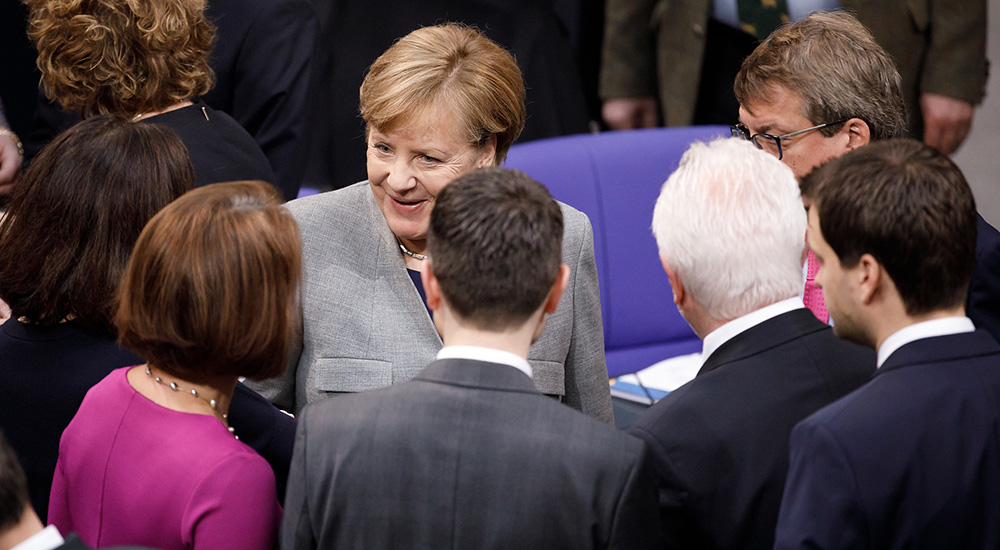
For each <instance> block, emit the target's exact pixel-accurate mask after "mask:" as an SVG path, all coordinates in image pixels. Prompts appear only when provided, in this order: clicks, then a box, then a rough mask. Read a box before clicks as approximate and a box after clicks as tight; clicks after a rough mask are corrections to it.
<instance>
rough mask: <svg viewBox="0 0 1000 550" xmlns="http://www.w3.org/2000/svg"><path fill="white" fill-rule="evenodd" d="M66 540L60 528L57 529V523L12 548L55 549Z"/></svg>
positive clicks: (26, 549) (23, 549)
mask: <svg viewBox="0 0 1000 550" xmlns="http://www.w3.org/2000/svg"><path fill="white" fill-rule="evenodd" d="M64 542H65V541H64V540H63V538H62V535H60V534H59V529H56V526H55V525H49V526H48V527H46V528H45V529H42V530H41V531H39V532H37V533H35V534H34V535H31V536H30V537H28V538H26V539H24V540H23V541H21V544H18V545H17V546H15V547H13V548H11V549H10V550H53V549H54V548H59V547H60V546H62V544H63V543H64Z"/></svg>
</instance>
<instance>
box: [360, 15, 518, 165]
mask: <svg viewBox="0 0 1000 550" xmlns="http://www.w3.org/2000/svg"><path fill="white" fill-rule="evenodd" d="M435 107H438V108H442V109H449V110H454V111H456V114H457V115H458V117H457V118H458V120H460V121H461V124H462V128H460V129H459V130H460V131H461V133H462V134H463V135H464V136H465V139H466V141H467V143H469V145H471V146H473V147H481V146H483V145H484V144H485V143H486V140H487V139H488V138H489V137H490V136H491V135H495V136H496V139H497V149H496V158H495V159H494V163H495V164H497V165H499V164H500V162H501V161H503V159H504V158H506V156H507V151H508V150H509V149H510V146H511V145H512V144H513V143H514V140H515V139H517V136H519V135H520V134H521V130H522V129H524V120H525V118H526V117H527V114H526V111H525V106H524V81H523V80H522V79H521V70H520V69H519V68H518V67H517V63H516V62H515V61H514V56H512V55H511V54H510V52H508V51H507V50H505V49H503V47H501V46H500V45H499V44H497V43H496V42H494V41H492V40H490V39H489V38H487V37H486V36H485V35H484V34H483V33H482V32H480V31H479V30H478V29H475V28H473V27H467V26H465V25H461V24H457V23H444V24H441V25H435V26H432V27H424V28H421V29H417V30H415V31H413V32H411V33H410V34H408V35H406V36H404V37H403V38H400V39H399V40H397V41H396V43H395V44H393V45H392V46H391V47H390V48H389V49H388V50H386V51H385V53H383V54H382V55H380V56H379V58H378V59H376V60H375V62H374V63H372V66H371V67H369V68H368V74H367V75H366V76H365V80H364V82H362V84H361V117H362V118H363V119H364V120H365V123H366V124H367V126H368V129H369V130H371V129H373V128H374V129H377V130H378V131H380V132H393V131H396V130H398V129H399V128H400V127H403V126H405V125H406V124H408V123H410V122H411V121H412V120H413V118H414V116H416V114H419V113H422V112H423V111H425V110H427V109H431V108H435Z"/></svg>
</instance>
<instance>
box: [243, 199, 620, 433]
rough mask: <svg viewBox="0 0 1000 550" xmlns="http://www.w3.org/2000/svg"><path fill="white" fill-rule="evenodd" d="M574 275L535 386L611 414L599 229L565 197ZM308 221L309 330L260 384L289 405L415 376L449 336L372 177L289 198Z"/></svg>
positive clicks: (545, 343) (544, 346)
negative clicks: (277, 372) (416, 279)
mask: <svg viewBox="0 0 1000 550" xmlns="http://www.w3.org/2000/svg"><path fill="white" fill-rule="evenodd" d="M561 206H562V211H563V217H564V225H565V229H564V234H563V247H562V248H563V249H562V253H563V263H565V264H566V265H568V266H569V267H570V271H571V273H570V281H569V286H568V287H567V289H566V292H565V293H564V294H563V296H562V300H561V301H560V302H559V308H558V309H557V310H556V312H555V313H553V314H552V315H550V316H549V318H548V320H547V321H546V325H545V329H544V331H543V334H542V336H541V338H539V339H538V341H537V342H535V343H534V344H533V345H532V346H531V350H530V351H529V354H528V360H529V362H530V363H531V366H532V368H533V369H534V380H535V385H536V387H537V388H538V389H539V390H540V391H541V392H543V393H546V394H549V395H552V396H558V397H560V398H561V399H562V401H563V402H564V403H566V404H568V405H570V406H572V407H574V408H576V409H578V410H580V411H582V412H584V413H586V414H588V415H590V416H592V417H594V418H596V419H598V420H601V421H603V422H608V423H611V422H612V421H613V419H612V412H611V394H610V389H609V386H608V375H607V366H606V365H605V361H604V330H603V328H602V325H601V306H600V291H599V289H598V286H597V265H596V263H595V261H594V238H593V233H592V230H591V228H590V220H588V219H587V216H586V214H584V213H582V212H580V211H578V210H575V209H573V208H572V207H569V206H566V205H564V204H563V205H561ZM288 208H289V210H291V212H292V214H293V215H294V216H295V219H296V220H297V221H298V223H299V227H300V228H301V230H302V242H303V282H302V304H301V308H302V330H301V333H300V337H297V338H294V339H293V345H292V348H293V349H292V350H291V358H290V361H289V368H288V370H287V371H286V373H285V375H284V376H282V377H281V378H279V379H274V380H269V381H264V382H258V383H254V384H252V387H254V388H255V389H257V391H259V392H260V393H262V394H263V395H264V396H265V397H267V398H268V399H270V400H271V401H272V402H273V403H275V404H276V405H278V406H279V407H282V408H285V409H286V410H290V411H291V410H294V411H296V412H298V411H300V410H301V409H302V408H303V407H304V406H305V405H306V404H308V403H312V402H314V401H317V400H319V399H321V398H323V397H325V396H328V395H330V394H332V393H336V392H359V391H364V390H369V389H373V388H380V387H383V386H389V385H391V384H394V383H397V382H401V381H403V380H409V379H410V378H413V376H414V375H416V374H417V373H418V372H420V370H422V369H423V368H424V367H425V366H427V365H428V364H429V363H430V362H431V361H433V360H434V358H435V355H436V354H437V352H438V350H439V349H441V338H440V336H438V333H437V330H436V329H435V328H434V324H433V322H432V321H431V318H430V316H429V315H428V314H427V309H426V308H425V307H424V304H423V301H422V300H421V299H420V295H419V294H418V293H417V290H416V288H415V287H414V286H413V282H412V281H411V280H410V277H409V275H408V274H407V272H406V266H405V264H404V263H403V258H402V256H401V254H400V252H399V247H398V245H397V244H396V239H395V237H394V236H393V234H392V231H390V229H389V225H388V224H387V223H386V221H385V218H384V217H383V216H382V213H381V212H380V211H379V209H378V205H377V204H376V203H375V199H374V197H373V196H372V192H371V189H370V188H369V185H368V182H360V183H357V184H354V185H352V186H350V187H346V188H344V189H338V190H336V191H331V192H328V193H321V194H319V195H313V196H310V197H305V198H302V199H298V200H294V201H291V202H289V203H288Z"/></svg>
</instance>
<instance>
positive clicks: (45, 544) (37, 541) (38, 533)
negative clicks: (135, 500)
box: [0, 434, 143, 550]
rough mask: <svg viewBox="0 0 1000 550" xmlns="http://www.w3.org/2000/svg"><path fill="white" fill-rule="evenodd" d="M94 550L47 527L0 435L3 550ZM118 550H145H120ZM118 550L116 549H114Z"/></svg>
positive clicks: (0, 540)
mask: <svg viewBox="0 0 1000 550" xmlns="http://www.w3.org/2000/svg"><path fill="white" fill-rule="evenodd" d="M13 548H17V549H18V550H20V549H21V548H24V549H31V550H90V547H89V546H87V545H86V544H84V543H83V541H81V540H80V537H78V536H76V535H74V534H69V535H67V536H66V538H63V537H62V535H60V534H59V530H58V529H56V528H55V526H52V525H50V526H48V527H45V526H44V525H43V524H42V521H41V520H40V519H38V514H36V513H35V510H34V509H33V508H32V507H31V500H30V499H29V498H28V479H27V478H26V477H25V475H24V469H22V468H21V463H20V462H18V461H17V455H16V454H15V453H14V449H11V448H10V445H8V444H7V440H6V439H4V437H3V434H0V550H11V549H13ZM116 548H117V549H118V550H130V549H131V550H143V549H142V548H139V547H137V546H135V547H133V546H128V547H125V546H119V547H116ZM111 550H114V549H111Z"/></svg>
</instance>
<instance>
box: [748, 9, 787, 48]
mask: <svg viewBox="0 0 1000 550" xmlns="http://www.w3.org/2000/svg"><path fill="white" fill-rule="evenodd" d="M736 4H737V7H738V8H739V13H740V27H742V28H743V31H744V32H746V33H747V34H750V35H753V36H756V37H757V39H758V40H763V39H765V38H767V36H768V35H769V34H771V33H772V32H774V29H777V28H778V27H780V26H781V25H784V24H785V23H787V22H788V2H787V1H786V0H736Z"/></svg>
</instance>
